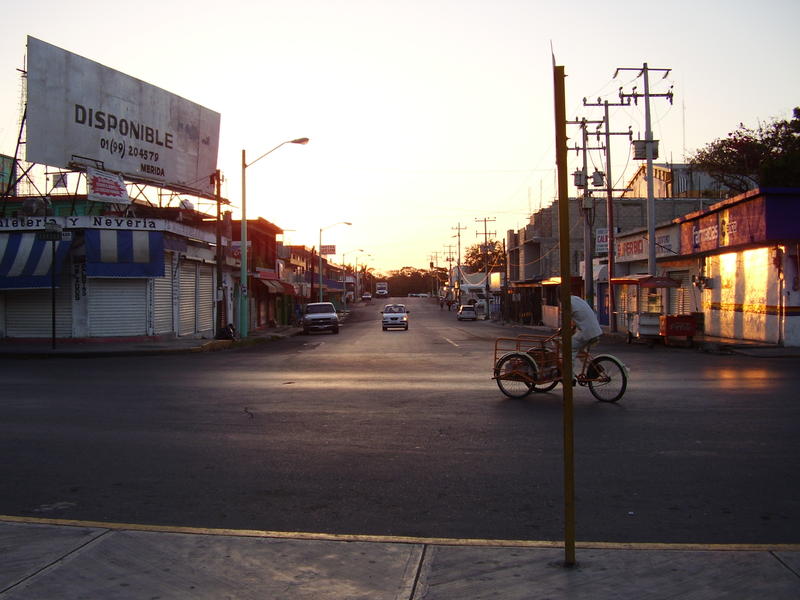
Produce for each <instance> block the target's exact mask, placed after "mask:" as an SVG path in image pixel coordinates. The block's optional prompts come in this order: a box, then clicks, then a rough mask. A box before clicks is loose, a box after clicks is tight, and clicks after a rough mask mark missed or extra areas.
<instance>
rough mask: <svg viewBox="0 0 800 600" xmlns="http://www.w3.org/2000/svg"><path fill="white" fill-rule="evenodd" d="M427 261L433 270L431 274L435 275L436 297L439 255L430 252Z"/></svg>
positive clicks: (437, 291) (436, 291)
mask: <svg viewBox="0 0 800 600" xmlns="http://www.w3.org/2000/svg"><path fill="white" fill-rule="evenodd" d="M428 260H429V261H430V263H431V267H432V268H433V272H434V273H435V274H436V289H435V290H434V293H435V294H436V295H437V296H438V295H439V253H438V252H431V255H430V256H429V257H428Z"/></svg>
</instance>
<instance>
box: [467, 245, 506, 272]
mask: <svg viewBox="0 0 800 600" xmlns="http://www.w3.org/2000/svg"><path fill="white" fill-rule="evenodd" d="M487 245H488V247H489V271H502V270H503V268H504V265H505V260H504V257H503V244H502V242H498V241H495V240H489V242H488V244H487ZM461 264H463V265H465V266H467V267H469V268H470V269H471V270H472V271H474V272H478V271H485V270H486V263H485V252H484V248H483V244H475V245H474V246H470V247H469V248H467V250H466V252H464V258H463V260H462V261H461Z"/></svg>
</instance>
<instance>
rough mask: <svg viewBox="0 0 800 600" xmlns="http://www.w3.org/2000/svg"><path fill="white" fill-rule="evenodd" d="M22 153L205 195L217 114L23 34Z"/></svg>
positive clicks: (212, 161) (214, 158)
mask: <svg viewBox="0 0 800 600" xmlns="http://www.w3.org/2000/svg"><path fill="white" fill-rule="evenodd" d="M27 81H28V113H27V143H26V149H27V150H26V152H27V154H26V158H27V160H28V161H29V162H35V163H40V164H45V165H50V166H53V167H61V168H64V169H75V168H80V167H85V166H93V167H98V168H102V169H104V170H106V171H111V172H115V173H119V174H121V175H122V176H123V177H125V178H128V179H131V180H134V181H144V182H148V183H152V184H154V185H158V186H161V187H166V188H170V189H175V190H178V191H183V192H189V193H195V194H198V195H206V196H208V195H212V194H213V191H214V190H213V186H212V184H211V181H210V176H211V174H212V173H214V172H215V170H216V168H217V151H218V148H219V123H220V115H219V113H217V112H214V111H212V110H209V109H207V108H204V107H202V106H200V105H199V104H195V103H194V102H190V101H189V100H186V99H184V98H181V97H180V96H176V95H175V94H171V93H170V92H167V91H164V90H162V89H161V88H157V87H155V86H153V85H150V84H149V83H146V82H144V81H141V80H139V79H135V78H133V77H130V76H128V75H125V74H124V73H120V72H119V71H115V70H114V69H110V68H108V67H105V66H103V65H101V64H99V63H96V62H94V61H91V60H89V59H86V58H83V57H81V56H78V55H76V54H72V53H70V52H67V51H66V50H62V49H61V48H57V47H56V46H53V45H51V44H48V43H46V42H43V41H41V40H38V39H36V38H33V37H30V36H28V77H27Z"/></svg>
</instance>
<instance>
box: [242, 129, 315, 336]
mask: <svg viewBox="0 0 800 600" xmlns="http://www.w3.org/2000/svg"><path fill="white" fill-rule="evenodd" d="M307 143H308V138H305V137H304V138H297V139H296V140H286V141H285V142H281V143H280V144H278V145H277V146H275V147H274V148H273V149H272V150H269V151H268V152H264V154H262V155H261V156H259V157H258V158H257V159H255V160H254V161H253V162H251V163H249V164H248V162H247V158H246V156H245V151H244V149H242V235H241V242H240V243H241V263H242V264H241V272H240V275H239V279H240V281H239V336H240V337H246V336H247V334H248V330H249V328H250V316H249V306H248V297H247V283H248V282H247V277H248V274H247V179H246V170H247V167H252V166H253V165H254V164H256V163H257V162H258V161H260V160H261V159H262V158H264V157H265V156H266V155H267V154H270V153H272V152H275V150H277V149H278V148H280V147H281V146H283V145H285V144H301V145H306V144H307Z"/></svg>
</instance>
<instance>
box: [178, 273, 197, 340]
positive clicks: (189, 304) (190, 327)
mask: <svg viewBox="0 0 800 600" xmlns="http://www.w3.org/2000/svg"><path fill="white" fill-rule="evenodd" d="M180 276H181V278H180V297H181V304H180V315H181V316H180V323H179V324H178V335H188V334H190V333H194V332H195V318H196V315H195V312H196V307H197V300H196V295H195V294H196V287H197V265H196V264H195V263H193V262H191V261H188V260H182V261H181V266H180Z"/></svg>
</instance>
